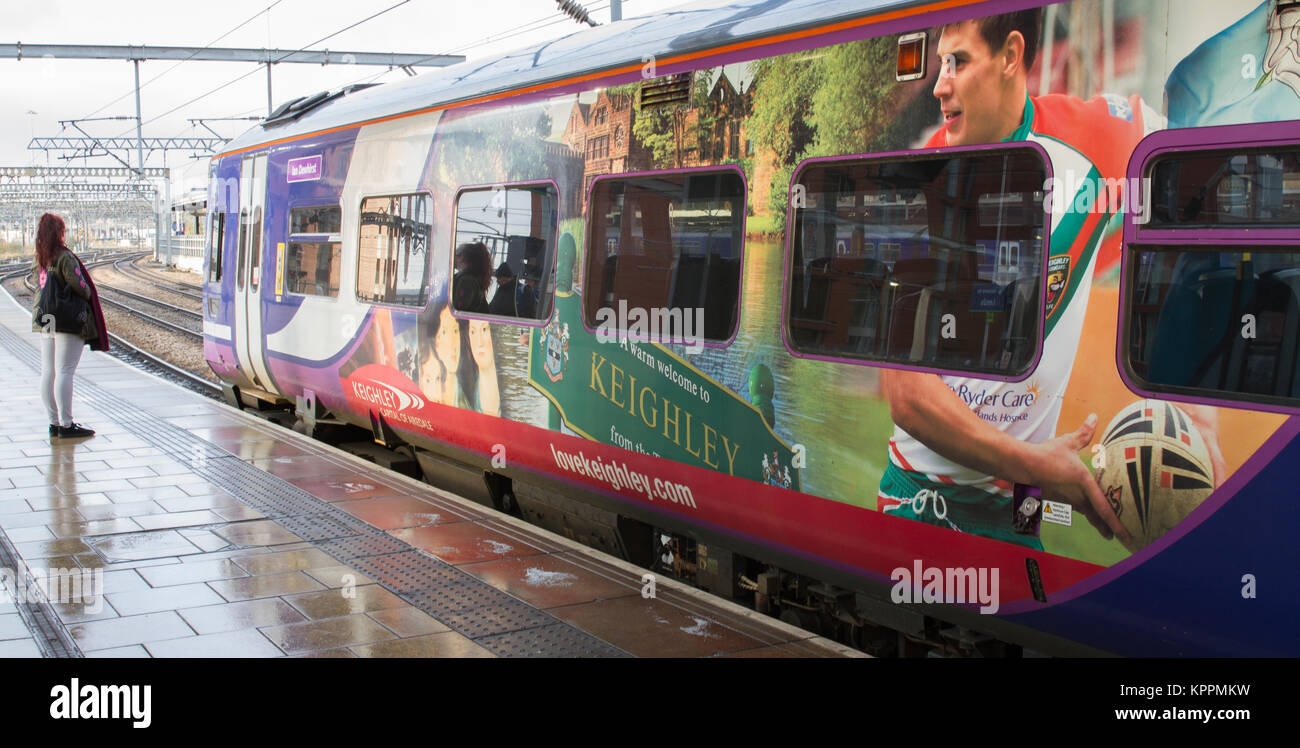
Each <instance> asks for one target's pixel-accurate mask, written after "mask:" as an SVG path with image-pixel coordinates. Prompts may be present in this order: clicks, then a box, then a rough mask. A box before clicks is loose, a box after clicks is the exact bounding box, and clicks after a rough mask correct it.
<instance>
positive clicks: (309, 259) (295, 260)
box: [284, 205, 343, 297]
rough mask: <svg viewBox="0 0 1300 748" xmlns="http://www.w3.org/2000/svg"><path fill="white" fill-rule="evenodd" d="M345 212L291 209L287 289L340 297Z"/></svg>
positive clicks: (323, 208)
mask: <svg viewBox="0 0 1300 748" xmlns="http://www.w3.org/2000/svg"><path fill="white" fill-rule="evenodd" d="M342 219H343V211H342V209H340V208H339V206H337V205H320V206H311V207H303V208H291V209H290V210H289V241H288V248H287V250H286V251H285V253H284V278H285V289H286V290H287V291H288V292H289V293H298V294H308V295H311V296H330V297H335V296H338V295H339V275H340V271H341V268H342V246H343V245H342V235H341V234H340V233H339V232H340V230H341V224H342Z"/></svg>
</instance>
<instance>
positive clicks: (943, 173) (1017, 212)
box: [786, 147, 1047, 377]
mask: <svg viewBox="0 0 1300 748" xmlns="http://www.w3.org/2000/svg"><path fill="white" fill-rule="evenodd" d="M1046 173H1047V172H1046V167H1045V166H1044V162H1043V158H1042V156H1041V154H1040V152H1039V151H1037V150H1035V149H1032V148H1025V147H1015V148H1007V149H1000V150H987V149H981V150H974V151H969V152H965V153H960V152H959V153H955V154H954V153H946V154H943V155H936V154H933V153H924V152H921V153H914V154H906V155H901V156H895V157H889V158H876V159H871V158H862V159H821V160H816V161H810V162H807V163H805V164H804V165H803V166H802V167H801V168H800V170H799V172H798V173H797V174H796V175H795V180H794V187H793V190H792V195H793V197H794V199H793V200H792V202H793V209H792V213H793V215H792V220H791V232H792V235H791V253H790V257H791V264H792V267H791V268H790V272H789V276H788V277H789V280H790V282H789V284H788V285H787V289H788V293H789V297H788V299H787V303H786V323H787V325H788V333H789V340H790V342H791V346H792V348H793V349H794V350H795V351H796V352H798V353H802V354H808V355H812V356H824V357H835V358H850V359H862V360H868V361H881V362H892V363H901V364H911V365H918V366H924V367H927V368H936V369H942V370H950V371H961V372H972V373H984V374H990V375H996V376H1004V377H1014V376H1019V375H1022V374H1024V373H1025V372H1027V371H1028V370H1029V368H1030V367H1031V366H1032V365H1033V362H1034V360H1035V358H1036V357H1037V354H1038V349H1039V342H1040V340H1041V335H1042V327H1043V313H1042V309H1043V305H1042V296H1041V293H1042V291H1041V289H1042V285H1043V281H1042V272H1043V264H1044V256H1045V242H1044V237H1045V233H1046V229H1045V226H1044V224H1045V216H1046V211H1045V207H1044V204H1045V200H1044V193H1043V185H1044V183H1045V181H1046Z"/></svg>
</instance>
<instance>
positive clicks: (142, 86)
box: [81, 0, 284, 119]
mask: <svg viewBox="0 0 1300 748" xmlns="http://www.w3.org/2000/svg"><path fill="white" fill-rule="evenodd" d="M282 2H284V0H275V2H273V3H271V4H270V5H268V6H266V7H265V8H263V9H261V10H259V11H258V12H256V13H254V14H253V15H251V16H249V17H248V18H246V19H244V21H243V22H241V23H240V24H238V25H237V26H235V27H234V28H232V29H230V30H229V31H227V32H226V33H224V34H222V35H221V36H218V37H217V38H216V39H213V40H212V41H210V42H208V43H207V44H204V45H203V46H202V47H200V48H199V49H197V50H195V51H194V52H192V53H191V54H190V56H189V57H186V58H185V59H184V60H181V61H179V62H177V63H176V64H175V65H172V66H171V67H169V68H167V69H166V70H164V71H162V72H161V73H159V74H157V75H155V76H154V77H152V78H150V79H149V80H147V81H145V82H144V83H142V84H140V90H141V91H143V90H144V89H145V87H147V86H148V85H149V84H150V83H153V82H154V81H156V80H158V79H159V78H161V77H163V76H164V75H167V74H168V73H170V72H171V71H173V70H175V69H176V68H178V67H180V66H181V65H184V64H185V63H186V62H189V61H190V60H191V59H193V58H194V56H195V55H197V54H198V53H199V51H200V50H204V49H207V48H209V47H211V46H212V45H213V44H216V43H217V42H219V41H221V40H222V39H225V38H226V37H228V36H230V35H231V34H233V33H235V32H236V31H238V30H240V29H242V28H243V27H245V26H247V25H248V24H250V23H252V22H253V21H254V20H255V19H256V18H257V17H258V16H261V15H263V14H266V16H267V18H268V19H269V18H270V17H271V16H270V11H271V9H272V8H274V7H275V6H277V5H279V4H280V3H282ZM134 93H135V89H134V88H132V89H130V90H129V91H127V92H126V93H124V94H122V95H121V96H119V97H117V98H116V99H113V100H112V101H110V102H108V103H107V104H105V105H103V106H101V107H100V108H98V109H96V110H95V111H93V112H91V113H90V114H87V115H86V116H85V117H82V118H81V119H89V118H91V117H94V116H95V115H96V114H99V113H100V112H102V111H104V110H105V109H107V108H109V107H111V106H113V105H114V104H116V103H117V102H119V101H121V100H122V99H125V98H126V97H128V96H131V95H132V94H134Z"/></svg>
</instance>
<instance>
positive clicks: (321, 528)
mask: <svg viewBox="0 0 1300 748" xmlns="http://www.w3.org/2000/svg"><path fill="white" fill-rule="evenodd" d="M0 341H3V343H4V344H5V345H6V346H7V347H8V348H9V350H10V351H11V352H12V353H13V354H14V356H15V357H17V358H18V359H19V360H22V361H23V362H24V363H26V364H27V365H28V366H29V367H31V368H32V369H33V370H34V371H40V359H39V357H38V355H37V353H36V351H35V349H34V348H32V347H31V346H30V345H27V344H26V342H25V341H23V340H22V339H21V338H19V337H18V336H17V335H15V334H14V333H13V332H11V331H10V330H9V329H8V328H6V327H3V326H0ZM77 392H78V396H79V397H83V398H85V399H86V400H87V401H89V402H91V403H93V404H94V406H95V407H96V408H98V409H99V410H100V411H102V412H103V413H105V414H106V415H108V416H110V417H111V418H112V419H113V420H114V421H116V422H117V423H119V424H121V425H122V426H123V427H124V428H126V430H127V431H128V432H130V433H131V434H132V435H133V436H135V437H137V438H139V439H140V440H142V441H144V442H147V443H148V444H150V445H151V446H153V447H155V448H157V449H159V450H161V451H162V452H165V453H167V454H168V455H171V456H172V457H174V458H176V459H177V460H180V461H182V462H184V463H186V464H188V465H189V466H190V469H191V472H193V473H194V474H195V475H199V476H201V477H203V478H204V479H205V480H207V481H209V482H211V483H213V484H215V485H217V486H219V487H221V488H222V489H223V490H225V491H227V492H228V493H230V494H231V495H232V496H235V497H236V498H238V499H239V500H240V501H242V502H244V503H245V504H247V505H248V506H250V507H252V508H253V509H256V510H258V511H259V512H261V513H262V514H264V515H266V516H267V517H268V518H270V519H272V520H274V521H275V522H276V523H278V524H280V525H281V526H283V527H284V528H285V529H287V530H289V531H290V532H293V533H295V534H297V535H298V536H299V537H302V538H303V539H304V540H307V541H309V542H311V543H312V544H313V545H314V546H315V547H316V548H319V549H320V550H322V551H323V552H325V553H327V554H329V555H330V556H331V557H333V558H335V559H338V560H339V561H340V562H342V563H344V564H347V565H349V566H352V567H354V568H356V569H357V570H358V571H361V572H362V573H365V574H367V575H368V576H371V577H372V578H373V579H375V581H376V582H377V583H379V584H380V585H381V586H383V587H385V588H387V589H388V590H389V591H391V592H393V593H394V594H396V595H398V596H399V597H401V598H402V599H404V600H406V601H407V602H410V603H411V604H412V605H414V606H415V607H417V608H419V609H421V610H423V611H424V612H426V613H428V614H429V615H431V616H433V617H434V618H435V619H437V620H439V621H441V622H442V623H443V624H445V625H447V626H448V627H450V628H451V629H452V630H454V631H456V632H458V633H460V634H462V635H464V636H465V637H467V638H469V639H471V640H474V641H475V642H476V643H478V644H480V645H481V646H483V647H484V648H486V649H488V650H489V651H491V652H493V653H494V654H497V655H501V656H511V655H513V654H514V653H515V652H516V651H521V650H527V651H529V652H531V654H530V655H529V656H536V657H593V656H594V657H627V656H630V655H628V653H626V652H624V651H622V650H620V649H618V648H616V647H613V646H612V645H610V644H608V643H606V642H604V641H601V640H600V639H598V638H596V637H594V636H592V635H590V634H588V633H586V632H584V631H581V630H579V629H577V628H575V627H573V626H571V625H569V624H568V623H566V622H564V621H561V620H559V619H557V618H555V617H554V616H552V615H551V614H549V613H546V612H545V611H541V610H538V609H537V608H534V607H532V606H531V605H528V604H527V603H524V602H522V601H521V600H519V599H517V598H515V597H513V596H511V595H509V594H508V593H505V592H502V591H501V590H499V589H497V588H495V587H493V586H491V585H490V584H488V583H486V582H484V581H482V580H480V579H478V578H477V577H475V576H473V575H471V574H468V573H466V572H463V571H461V570H460V569H457V568H456V567H454V566H452V565H451V564H448V563H446V562H444V561H442V560H441V559H438V558H434V557H433V556H430V555H428V554H425V553H423V552H422V551H420V550H418V549H416V548H415V547H413V546H411V545H409V544H407V543H405V542H403V541H401V540H399V539H397V538H394V537H393V536H391V535H388V534H387V533H385V532H383V531H381V530H377V529H375V528H374V527H371V526H370V525H368V524H366V523H365V522H363V521H361V520H359V519H357V518H356V517H353V516H352V515H350V514H348V513H347V512H344V511H343V510H342V509H339V508H338V507H335V506H333V505H332V504H330V503H329V502H325V501H321V500H320V499H317V498H316V497H315V496H312V495H311V494H309V493H307V492H306V491H303V490H302V489H300V488H298V487H297V486H294V485H293V484H291V483H288V482H286V481H284V480H282V479H280V478H277V477H276V476H274V475H271V474H269V473H266V472H263V471H262V470H260V469H259V468H258V467H256V466H255V465H250V464H249V463H247V462H244V461H243V460H241V459H239V458H238V457H235V456H234V455H232V454H231V453H229V452H227V451H226V450H223V449H221V448H220V447H218V446H216V445H214V444H212V443H211V442H208V441H205V440H203V439H201V438H199V437H197V436H195V435H194V434H191V433H190V432H188V431H186V430H185V429H182V428H180V427H178V426H175V425H173V424H170V423H167V422H166V421H161V420H159V419H157V418H155V417H153V416H152V415H150V414H149V413H147V412H146V411H144V410H142V409H140V408H138V407H135V406H133V405H132V404H131V403H130V402H129V401H128V400H126V399H124V398H121V397H119V396H117V395H114V394H113V393H111V392H109V391H107V390H105V389H104V388H102V387H100V386H98V385H95V384H93V383H90V382H86V381H78V382H77ZM49 612H50V614H51V615H53V610H50V611H49ZM53 620H54V622H55V625H56V627H57V629H58V631H59V632H60V633H61V634H62V636H63V637H66V638H67V641H68V642H69V643H70V642H71V638H70V637H68V635H67V632H66V631H65V630H64V629H63V626H62V624H61V623H60V622H59V619H58V617H57V616H54V619H53ZM561 629H564V630H565V631H564V632H563V633H562V634H561V633H556V632H559V631H560V630H561ZM532 630H538V631H539V632H540V631H543V630H545V631H546V632H547V633H544V634H543V633H538V634H536V635H528V634H527V632H529V631H532ZM512 635H517V636H515V638H511V636H512ZM73 648H74V649H75V645H73ZM55 656H57V655H55ZM64 656H76V655H64Z"/></svg>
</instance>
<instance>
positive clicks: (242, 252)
mask: <svg viewBox="0 0 1300 748" xmlns="http://www.w3.org/2000/svg"><path fill="white" fill-rule="evenodd" d="M247 238H248V208H240V209H239V244H238V245H237V246H236V247H235V290H237V291H243V290H244V268H245V267H246V266H247V264H248V250H247V249H246V247H247V246H248V245H247V244H245V240H246V239H247Z"/></svg>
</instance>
